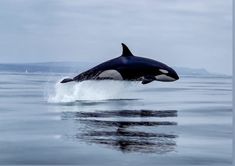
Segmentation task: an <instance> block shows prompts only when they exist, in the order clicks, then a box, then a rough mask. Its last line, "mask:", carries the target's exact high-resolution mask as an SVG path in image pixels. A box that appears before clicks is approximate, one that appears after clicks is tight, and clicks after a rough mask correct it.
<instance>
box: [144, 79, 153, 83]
mask: <svg viewBox="0 0 235 166" xmlns="http://www.w3.org/2000/svg"><path fill="white" fill-rule="evenodd" d="M152 81H154V80H148V79H144V80H143V81H142V84H148V83H150V82H152Z"/></svg>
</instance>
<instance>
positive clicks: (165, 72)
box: [159, 69, 168, 74]
mask: <svg viewBox="0 0 235 166" xmlns="http://www.w3.org/2000/svg"><path fill="white" fill-rule="evenodd" d="M159 71H160V72H162V73H164V74H167V73H168V71H167V70H164V69H159Z"/></svg>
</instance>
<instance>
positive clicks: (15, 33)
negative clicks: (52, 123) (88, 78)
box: [0, 0, 232, 74]
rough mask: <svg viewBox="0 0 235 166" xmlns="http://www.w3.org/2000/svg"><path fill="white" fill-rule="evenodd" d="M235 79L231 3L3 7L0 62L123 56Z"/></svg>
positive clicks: (96, 1) (155, 0) (95, 1)
mask: <svg viewBox="0 0 235 166" xmlns="http://www.w3.org/2000/svg"><path fill="white" fill-rule="evenodd" d="M121 42H124V43H126V44H127V45H128V46H129V48H130V49H131V50H132V52H133V53H134V54H135V55H140V56H144V57H149V58H153V59H155V60H159V61H162V62H164V63H166V64H168V65H169V66H183V67H192V68H206V69H207V70H209V71H212V72H218V73H230V74H231V72H232V0H128V1H127V0H0V63H6V62H20V63H22V62H48V61H92V63H94V62H95V63H96V62H97V63H100V62H103V61H105V60H107V59H112V58H114V57H116V56H119V55H120V54H121V45H120V43H121Z"/></svg>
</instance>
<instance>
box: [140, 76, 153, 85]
mask: <svg viewBox="0 0 235 166" xmlns="http://www.w3.org/2000/svg"><path fill="white" fill-rule="evenodd" d="M154 80H156V78H155V77H154V76H145V77H144V79H143V80H142V84H148V83H150V82H152V81H154Z"/></svg>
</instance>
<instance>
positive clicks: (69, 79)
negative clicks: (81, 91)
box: [60, 78, 74, 84]
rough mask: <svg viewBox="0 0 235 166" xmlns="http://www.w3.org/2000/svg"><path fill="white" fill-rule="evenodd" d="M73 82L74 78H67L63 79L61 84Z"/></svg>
mask: <svg viewBox="0 0 235 166" xmlns="http://www.w3.org/2000/svg"><path fill="white" fill-rule="evenodd" d="M71 81H74V80H73V79H72V78H65V79H63V80H62V81H60V83H62V84H63V83H67V82H71Z"/></svg>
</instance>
